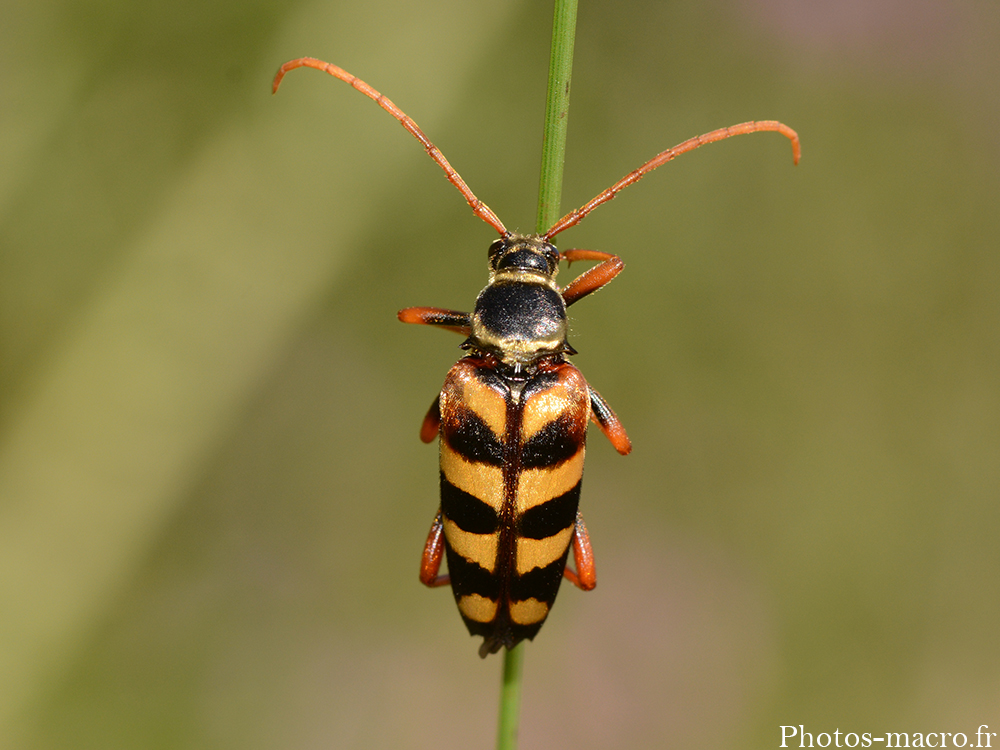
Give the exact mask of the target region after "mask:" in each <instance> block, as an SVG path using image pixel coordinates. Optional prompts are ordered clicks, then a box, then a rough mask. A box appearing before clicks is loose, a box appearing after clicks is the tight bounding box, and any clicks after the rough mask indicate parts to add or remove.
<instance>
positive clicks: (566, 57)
mask: <svg viewBox="0 0 1000 750" xmlns="http://www.w3.org/2000/svg"><path fill="white" fill-rule="evenodd" d="M576 4H577V0H555V14H554V16H553V20H552V50H551V53H550V56H549V88H548V95H547V97H546V102H545V132H544V136H543V138H542V169H541V176H540V179H539V183H538V220H537V222H536V225H535V227H536V228H535V231H536V232H538V233H539V234H541V233H542V232H544V231H545V230H546V229H548V228H549V227H550V226H552V225H553V224H555V223H556V221H558V220H559V218H560V212H559V204H560V202H561V200H562V178H563V165H564V164H565V161H566V130H567V127H568V125H569V92H570V79H571V78H572V73H573V43H574V40H575V37H576ZM523 668H524V643H523V642H522V643H520V644H518V645H517V646H516V647H515V648H513V649H510V650H508V651H505V652H504V662H503V685H502V687H501V690H500V719H499V726H498V730H497V750H516V748H517V732H518V727H519V726H520V716H521V682H522V680H521V678H522V673H523Z"/></svg>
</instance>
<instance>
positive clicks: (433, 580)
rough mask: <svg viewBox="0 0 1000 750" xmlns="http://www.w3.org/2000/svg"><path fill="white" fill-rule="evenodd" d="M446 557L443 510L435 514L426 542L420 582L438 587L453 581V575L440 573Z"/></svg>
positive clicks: (421, 562) (431, 586)
mask: <svg viewBox="0 0 1000 750" xmlns="http://www.w3.org/2000/svg"><path fill="white" fill-rule="evenodd" d="M443 557H444V519H443V517H442V516H441V511H440V510H439V511H438V512H437V515H436V516H434V523H432V524H431V531H430V533H429V534H428V535H427V542H426V544H424V554H423V556H422V557H421V558H420V582H421V583H422V584H424V586H429V587H430V588H436V587H438V586H447V585H448V584H449V583H451V576H449V575H443V576H442V575H438V572H439V571H440V570H441V559H442V558H443Z"/></svg>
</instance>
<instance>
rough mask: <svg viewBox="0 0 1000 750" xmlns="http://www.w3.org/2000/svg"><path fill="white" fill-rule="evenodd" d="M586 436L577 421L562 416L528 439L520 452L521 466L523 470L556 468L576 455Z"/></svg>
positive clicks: (569, 416)
mask: <svg viewBox="0 0 1000 750" xmlns="http://www.w3.org/2000/svg"><path fill="white" fill-rule="evenodd" d="M586 434H587V433H586V432H585V431H584V430H581V429H580V426H579V421H578V420H576V419H574V418H573V416H572V415H570V414H563V415H562V416H560V417H559V418H558V419H555V420H553V421H551V422H549V423H548V424H547V425H545V426H544V427H543V428H542V429H540V430H539V431H538V432H536V433H535V434H534V435H532V436H531V437H530V438H529V439H528V442H526V443H525V444H524V449H523V450H522V452H521V465H522V466H524V468H525V469H544V468H546V467H551V466H558V465H559V464H561V463H563V462H564V461H568V460H569V459H571V458H573V456H575V455H576V454H577V452H578V451H579V450H580V448H582V447H583V441H584V438H585V437H586Z"/></svg>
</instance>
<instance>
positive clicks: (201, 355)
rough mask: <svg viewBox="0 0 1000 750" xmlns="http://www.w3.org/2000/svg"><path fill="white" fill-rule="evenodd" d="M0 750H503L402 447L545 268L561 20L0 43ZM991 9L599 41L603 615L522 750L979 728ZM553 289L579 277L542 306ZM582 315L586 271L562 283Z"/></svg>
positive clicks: (900, 2) (583, 94)
mask: <svg viewBox="0 0 1000 750" xmlns="http://www.w3.org/2000/svg"><path fill="white" fill-rule="evenodd" d="M2 15H3V18H4V23H3V28H2V29H0V57H2V59H3V63H4V64H3V68H4V70H5V74H4V76H3V77H2V78H0V94H2V96H0V101H2V105H0V134H2V140H3V144H4V146H3V148H2V149H0V283H2V287H0V291H2V293H0V304H2V313H0V315H2V317H0V748H3V749H4V750H7V749H8V748H11V749H15V748H16V749H17V750H21V749H24V750H35V749H39V750H40V749H43V748H45V749H47V748H52V749H61V748H101V749H102V750H108V749H117V748H121V749H123V750H124V749H132V748H240V749H245V748H276V749H277V748H280V749H281V750H289V749H294V748H400V749H405V748H432V747H433V748H451V747H462V748H489V747H492V744H493V738H494V731H495V721H496V703H497V694H498V686H499V677H500V675H499V672H500V665H501V662H500V660H499V659H497V658H490V659H488V660H487V661H485V662H483V661H481V660H480V659H479V658H478V656H477V655H476V648H477V646H478V639H476V640H473V639H471V638H469V637H468V635H467V633H466V631H465V629H464V626H463V625H462V622H461V620H460V618H459V616H458V614H457V612H456V610H455V606H454V604H453V602H452V600H451V597H450V594H449V593H448V592H447V591H445V590H435V591H428V590H426V589H424V588H423V587H421V586H420V585H419V583H418V582H417V567H418V562H419V556H420V553H421V549H422V545H423V541H424V538H425V535H426V533H427V529H428V527H429V524H430V522H431V519H432V517H433V515H434V512H435V509H436V507H437V499H436V492H437V487H436V485H437V468H436V449H435V448H433V447H428V446H425V445H422V444H421V443H420V442H419V441H418V440H417V432H418V428H419V425H420V420H421V418H422V417H423V414H424V412H425V410H426V408H427V405H428V404H429V403H430V402H431V399H432V397H433V395H434V393H435V392H436V391H437V389H438V388H439V386H440V384H441V382H442V380H443V378H444V375H445V373H446V371H447V369H448V367H449V366H450V365H451V363H452V362H453V361H454V360H455V359H456V358H457V357H458V356H459V354H460V352H459V350H458V349H457V344H458V343H459V339H458V338H457V337H455V336H453V335H450V334H446V333H441V332H437V331H433V330H430V329H423V328H415V327H410V326H402V325H400V324H399V323H398V322H397V321H396V318H395V313H396V311H397V310H398V309H399V308H402V307H406V306H411V305H434V306H441V307H452V308H459V309H467V308H468V307H469V306H471V304H472V301H473V300H474V298H475V295H476V294H477V292H478V291H479V289H480V288H481V287H482V285H483V283H484V282H485V278H486V272H485V271H486V248H487V246H488V244H489V243H490V242H491V241H492V240H493V239H494V238H495V235H494V234H493V232H492V230H491V229H490V228H489V227H488V226H486V225H485V224H483V223H482V222H481V221H479V220H478V219H476V218H475V217H473V216H472V215H471V212H470V211H469V209H468V207H467V206H466V205H465V203H464V202H463V201H462V199H461V197H460V196H459V195H458V193H457V192H456V191H455V190H454V189H453V188H452V187H451V186H450V185H448V183H447V182H446V181H445V179H444V178H443V176H442V174H441V172H440V170H439V169H438V168H437V167H436V166H434V164H433V163H432V162H431V161H430V160H429V159H428V158H427V157H426V155H425V154H424V153H423V152H422V150H421V149H420V147H419V146H418V144H416V143H415V142H414V141H413V139H412V138H410V137H409V136H407V135H406V134H405V133H404V132H403V131H402V130H401V129H400V127H399V125H398V124H396V123H395V122H393V121H392V119H391V118H390V117H388V115H386V114H385V113H384V112H382V111H381V110H379V109H378V108H377V107H376V106H375V105H374V103H372V102H371V101H369V100H368V99H365V98H364V97H363V96H361V95H359V94H358V93H356V92H353V91H351V90H350V89H349V88H348V87H346V86H345V85H344V84H342V83H340V82H338V81H335V80H333V79H332V78H329V77H327V76H324V75H321V74H320V73H317V72H316V71H296V72H295V73H293V74H292V75H291V76H289V78H288V79H287V80H286V82H285V85H284V87H283V89H282V91H281V94H280V95H279V96H277V97H274V98H272V97H271V94H270V80H271V76H272V75H273V74H274V72H275V70H276V69H277V67H278V65H279V64H280V63H282V62H284V61H285V60H287V59H290V58H293V57H299V56H302V55H313V56H317V57H321V58H325V59H329V60H331V61H333V62H336V63H337V64H339V65H341V66H343V67H344V68H346V69H347V70H349V71H351V72H353V73H355V74H357V75H359V76H361V77H362V78H364V79H365V80H367V81H369V82H370V83H371V84H372V85H374V86H375V87H376V88H378V89H380V90H381V91H383V92H385V93H386V94H387V95H389V96H390V97H391V98H392V99H393V100H394V101H395V102H396V103H397V104H398V105H399V106H400V107H402V108H403V109H404V110H405V111H407V112H408V113H409V114H410V115H411V116H413V117H414V119H416V120H417V122H419V123H420V124H421V126H422V127H423V128H424V129H425V130H426V131H427V133H428V134H429V136H430V137H431V138H432V139H433V140H434V141H435V143H436V144H437V145H438V146H440V147H441V148H442V150H443V151H444V153H445V154H446V155H447V156H448V158H449V159H450V160H451V162H452V163H453V164H454V165H455V166H456V168H457V169H458V170H459V171H460V172H461V174H462V175H463V177H465V179H466V180H467V181H468V183H469V184H470V186H471V187H472V188H473V190H475V191H476V192H477V194H478V195H479V197H481V198H482V199H483V200H485V201H486V202H487V203H489V204H490V206H491V207H492V208H493V209H494V210H495V211H496V212H497V214H498V215H499V216H500V217H501V218H502V219H503V220H504V221H505V223H506V224H507V226H508V228H510V229H512V230H516V229H520V230H522V231H526V230H530V229H531V228H532V227H533V222H534V216H535V193H536V190H537V170H538V162H539V156H540V148H541V123H542V115H543V110H544V92H545V79H546V66H547V56H548V42H549V33H550V28H551V6H550V5H549V4H548V3H532V2H498V3H465V2H453V1H451V0H441V1H440V2H435V3H411V2H398V1H396V0H372V2H369V3H366V4H364V6H363V7H362V4H360V3H347V2H336V0H333V1H328V2H288V1H287V0H286V1H285V2H281V3H277V2H271V1H270V0H252V1H251V2H240V3H236V2H224V1H223V0H208V2H204V0H198V1H197V2H195V1H194V0H180V1H179V2H175V3H152V2H138V3H130V2H120V1H119V0H108V2H103V3H93V2H46V1H45V0H41V1H40V2H36V3H32V4H28V3H15V2H9V1H8V2H4V3H3V10H2ZM998 38H1000V10H998V6H997V4H996V3H994V2H989V1H988V0H966V1H965V2H946V1H945V0H920V1H919V2H913V0H881V1H879V2H872V3H862V2H855V1H854V0H830V1H829V2H825V3H796V2H793V0H762V1H761V2H755V1H753V0H734V1H732V2H727V1H725V0H714V1H712V2H707V3H697V4H695V3H670V2H619V3H592V2H586V0H585V1H584V2H583V4H582V7H581V9H580V16H579V28H578V37H577V44H576V50H577V53H576V66H575V71H574V89H573V103H572V109H571V122H570V129H569V146H568V156H567V165H566V188H565V193H564V208H566V209H567V210H568V209H569V208H572V207H573V206H576V205H579V204H580V203H583V202H584V201H585V200H587V199H589V198H591V197H592V196H593V195H595V194H596V193H598V192H599V191H600V190H602V189H603V188H605V187H607V186H608V185H610V184H611V183H612V182H613V181H614V180H616V179H618V178H619V177H621V176H622V175H624V174H625V173H626V172H628V171H629V170H631V169H633V168H635V167H636V166H638V165H639V164H640V163H642V162H643V161H644V160H646V159H648V158H650V157H651V156H653V155H654V154H655V153H657V152H658V151H660V150H662V149H664V148H666V147H668V146H671V145H673V144H675V143H677V142H679V141H681V140H684V139H685V138H688V137H690V136H692V135H696V134H698V133H701V132H705V131H708V130H712V129H714V128H717V127H721V126H723V125H728V124H732V123H736V122H741V121H744V120H749V119H769V118H776V119H781V120H783V121H785V122H787V123H788V124H790V125H791V126H792V127H794V128H796V129H797V130H798V131H799V133H800V134H801V136H802V139H803V161H802V164H801V165H800V166H799V167H798V168H793V166H792V163H791V154H790V149H789V148H788V143H787V141H785V139H783V138H781V137H780V136H777V135H774V134H761V135H754V136H750V137H743V138H738V139H734V140H731V141H727V142H725V143H721V144H716V145H713V146H711V147H709V148H706V149H702V150H700V151H698V152H696V153H694V154H689V155H686V156H684V157H683V158H681V159H679V160H678V161H676V162H673V163H671V164H669V165H668V166H666V167H664V168H662V169H661V170H659V171H658V172H656V173H655V174H653V175H651V176H650V177H648V178H647V179H646V180H644V181H643V182H642V183H641V184H639V185H637V186H635V187H632V188H630V189H629V190H628V191H626V192H625V193H624V194H622V195H621V196H620V197H619V198H618V199H617V200H615V201H614V202H612V203H611V204H609V205H607V206H604V207H602V208H601V209H599V210H598V211H597V212H595V213H594V214H593V215H592V216H591V217H589V218H588V219H587V220H586V221H585V222H584V223H583V224H582V225H581V226H579V227H577V228H574V229H572V230H569V231H567V232H566V233H565V234H564V235H562V236H561V237H560V238H559V239H560V240H561V246H562V247H564V248H566V247H587V248H595V249H600V250H605V251H608V252H614V253H618V254H620V255H621V256H622V257H623V258H624V260H625V261H626V263H627V267H626V269H625V272H624V273H623V274H622V275H621V276H620V277H619V278H618V279H616V280H615V281H614V283H613V284H611V285H610V286H609V287H608V288H607V289H606V290H604V291H602V292H601V293H600V294H598V295H596V296H594V297H593V298H588V299H587V300H586V301H585V302H584V303H582V304H580V305H579V306H576V307H574V308H573V335H572V338H571V340H572V342H573V344H574V346H576V348H577V349H579V350H580V352H581V353H580V355H579V356H578V357H577V358H576V359H575V361H576V364H577V365H578V366H579V367H580V368H581V369H582V370H583V372H584V373H585V374H586V376H587V377H588V379H589V380H590V382H591V383H592V384H593V385H594V387H596V388H597V389H598V390H600V392H601V393H602V394H603V395H604V396H605V397H606V398H607V400H608V401H609V402H610V403H611V404H612V406H613V407H614V408H615V409H616V411H617V412H618V414H619V416H620V417H621V419H622V421H623V422H624V424H625V426H626V427H627V429H628V430H629V434H630V436H631V438H632V440H633V443H634V445H635V451H634V453H633V454H632V455H631V456H629V457H627V458H624V459H623V458H621V457H619V456H618V455H617V454H615V453H614V451H613V450H612V449H611V448H610V446H609V445H607V443H606V441H605V440H603V438H602V437H601V436H600V434H599V433H597V432H592V440H591V450H590V456H589V458H588V468H587V480H586V482H585V484H584V493H583V501H582V508H583V512H584V514H585V517H586V519H587V522H588V525H589V528H590V532H591V537H592V540H593V543H594V547H595V552H596V555H597V566H598V571H599V578H600V585H599V586H598V588H597V589H596V590H595V591H594V592H593V593H591V594H587V595H584V594H582V593H581V592H579V591H577V590H575V589H573V588H572V587H571V586H566V587H564V589H563V593H562V594H561V597H560V599H559V602H558V606H557V607H556V608H555V610H554V612H553V615H552V617H550V618H549V621H548V623H547V624H546V626H545V628H544V629H543V630H542V631H541V633H540V635H539V637H538V638H537V640H536V642H535V643H533V644H530V645H529V647H528V651H527V660H526V675H525V694H524V710H523V726H522V731H521V737H522V747H524V748H568V747H573V748H577V749H578V750H583V749H585V748H609V747H623V748H624V747H635V748H639V747H643V748H645V747H669V748H719V747H738V748H757V747H759V748H770V747H777V746H778V745H779V742H780V733H779V726H780V725H798V724H803V725H805V728H806V730H807V731H811V732H814V733H819V732H833V731H834V730H836V729H839V730H840V731H841V732H852V731H853V732H858V733H860V732H872V733H873V734H875V735H876V736H877V735H879V734H880V733H882V732H885V731H904V732H918V731H919V732H930V731H937V732H940V731H948V732H965V733H968V734H972V733H974V732H975V729H976V727H978V726H979V725H980V724H989V725H990V727H991V728H992V729H997V727H1000V712H998V709H997V707H998V705H1000V642H998V639H997V626H998V623H1000V545H998V532H1000V507H998V503H997V499H998V486H1000V353H998V325H1000V301H998V300H1000V295H998V292H997V290H998V288H1000V253H998V242H997V238H998V228H1000V210H998V203H1000V201H998V196H1000V169H998V164H1000V158H998V157H1000V148H998V145H997V141H996V137H995V131H996V123H997V121H998V115H1000V85H998V81H1000V45H998V44H997V39H998ZM564 275H565V276H568V274H567V273H566V272H565V271H564ZM561 280H562V281H564V282H565V281H566V278H563V279H561Z"/></svg>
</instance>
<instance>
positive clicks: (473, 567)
mask: <svg viewBox="0 0 1000 750" xmlns="http://www.w3.org/2000/svg"><path fill="white" fill-rule="evenodd" d="M439 408H440V413H441V511H442V515H443V520H444V535H445V542H446V554H447V557H448V570H449V573H450V575H451V585H452V591H453V593H454V595H455V601H456V603H457V604H458V609H459V612H460V613H461V615H462V618H463V619H464V620H465V624H466V626H467V627H468V629H469V632H470V633H472V634H473V635H481V636H483V637H484V639H485V640H484V642H483V646H482V648H481V649H480V653H481V654H482V655H483V656H485V655H486V654H488V653H495V652H496V651H498V650H499V649H500V648H501V647H502V646H506V647H508V648H512V647H513V646H514V645H515V644H517V643H518V642H519V641H521V640H522V639H524V638H528V639H531V638H533V637H534V636H535V634H536V633H537V632H538V630H539V628H541V626H542V623H543V622H544V621H545V618H546V617H547V616H548V613H549V610H550V609H551V607H552V603H553V602H554V601H555V598H556V594H557V593H558V591H559V584H560V582H561V581H562V576H563V570H564V569H565V566H566V556H567V553H568V551H569V546H570V542H571V540H572V535H573V529H574V522H575V520H576V513H577V506H578V504H579V499H580V481H581V478H582V476H583V459H584V445H585V439H586V430H587V421H588V419H589V417H590V395H589V390H588V388H587V383H586V381H585V380H584V378H583V376H582V375H581V374H580V372H579V370H577V369H576V368H575V367H573V366H572V365H570V364H568V363H566V362H562V361H553V362H552V363H544V364H540V365H539V366H538V368H537V370H536V371H535V372H534V374H532V375H529V376H526V377H524V376H522V377H516V376H514V375H510V376H505V375H504V374H503V371H502V370H501V369H500V368H499V367H498V365H497V363H496V360H495V358H492V357H482V356H476V355H473V356H470V357H466V358H463V359H462V360H460V361H459V362H458V364H456V365H455V366H454V367H453V368H452V370H451V372H449V373H448V377H447V379H446V380H445V384H444V387H443V388H442V391H441V397H440V402H439Z"/></svg>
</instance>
